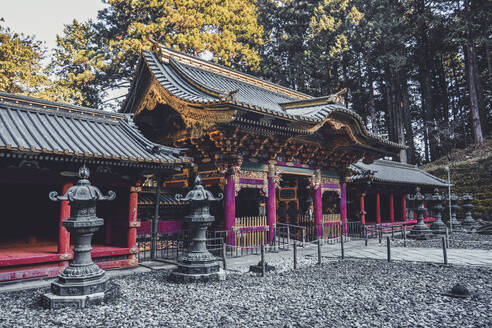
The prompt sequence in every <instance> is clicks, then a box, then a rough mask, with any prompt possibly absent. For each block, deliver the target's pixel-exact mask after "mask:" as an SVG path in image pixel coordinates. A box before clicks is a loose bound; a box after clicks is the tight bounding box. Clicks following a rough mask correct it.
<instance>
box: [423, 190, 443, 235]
mask: <svg viewBox="0 0 492 328" xmlns="http://www.w3.org/2000/svg"><path fill="white" fill-rule="evenodd" d="M425 199H426V200H427V201H429V202H430V204H431V206H432V210H433V212H434V218H435V221H434V223H432V225H431V230H432V232H434V233H435V234H445V233H446V224H445V223H444V222H443V221H442V214H441V213H442V211H443V210H444V206H443V205H442V203H443V201H444V197H443V196H442V195H441V194H439V190H438V189H437V188H436V189H434V194H432V195H429V196H427V197H426V198H425Z"/></svg>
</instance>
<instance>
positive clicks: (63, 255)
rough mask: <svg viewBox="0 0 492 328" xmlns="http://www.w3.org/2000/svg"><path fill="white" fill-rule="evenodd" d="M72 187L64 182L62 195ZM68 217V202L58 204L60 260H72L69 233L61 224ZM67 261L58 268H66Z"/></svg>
mask: <svg viewBox="0 0 492 328" xmlns="http://www.w3.org/2000/svg"><path fill="white" fill-rule="evenodd" d="M71 186H73V183H72V182H66V183H65V184H64V185H63V189H62V195H65V193H66V192H67V190H68V188H70V187H71ZM69 217H70V203H69V201H68V200H62V201H61V202H60V217H59V220H58V254H60V259H61V260H69V259H71V258H72V255H71V253H70V232H68V231H67V229H65V227H64V226H63V224H62V222H63V221H64V220H66V219H68V218H69ZM67 265H68V261H62V262H60V266H67Z"/></svg>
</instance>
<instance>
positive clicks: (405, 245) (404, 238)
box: [403, 225, 407, 247]
mask: <svg viewBox="0 0 492 328" xmlns="http://www.w3.org/2000/svg"><path fill="white" fill-rule="evenodd" d="M403 247H407V226H406V225H404V226H403Z"/></svg>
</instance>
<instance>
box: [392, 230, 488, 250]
mask: <svg viewBox="0 0 492 328" xmlns="http://www.w3.org/2000/svg"><path fill="white" fill-rule="evenodd" d="M441 237H443V236H439V237H436V238H435V239H431V240H412V239H408V238H407V247H423V248H441V247H442V239H441ZM392 245H394V246H395V247H403V237H402V236H401V235H400V234H399V233H398V234H395V240H394V241H392ZM449 247H451V248H464V249H487V250H492V235H479V234H468V233H456V232H455V233H453V235H451V236H450V237H449Z"/></svg>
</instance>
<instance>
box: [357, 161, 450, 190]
mask: <svg viewBox="0 0 492 328" xmlns="http://www.w3.org/2000/svg"><path fill="white" fill-rule="evenodd" d="M350 168H351V169H352V170H354V171H355V172H357V174H356V175H353V176H352V181H354V182H356V181H365V180H370V181H377V182H388V183H402V184H411V185H416V186H417V185H425V186H433V187H448V183H447V182H446V181H445V180H443V179H440V178H438V177H435V176H433V175H432V174H430V173H427V172H425V171H423V170H421V169H419V168H418V167H417V166H416V165H410V164H404V163H400V162H394V161H388V160H382V159H380V160H376V161H374V162H373V163H372V164H364V163H363V162H362V161H359V162H357V163H355V164H352V165H351V166H350Z"/></svg>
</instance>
